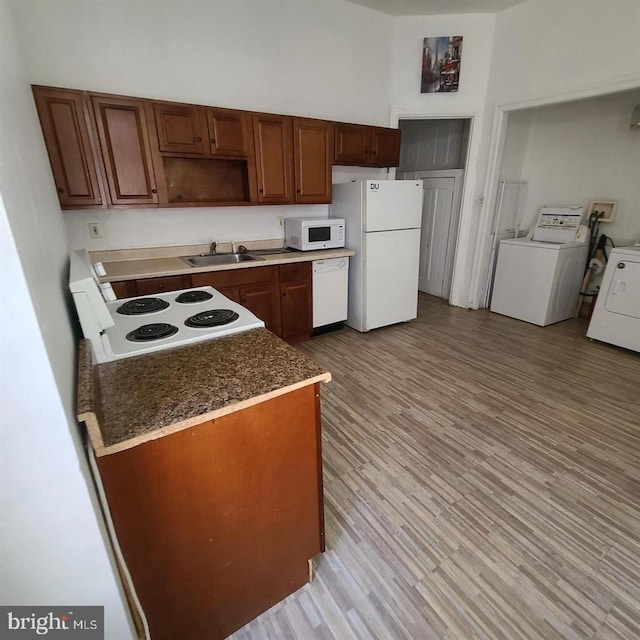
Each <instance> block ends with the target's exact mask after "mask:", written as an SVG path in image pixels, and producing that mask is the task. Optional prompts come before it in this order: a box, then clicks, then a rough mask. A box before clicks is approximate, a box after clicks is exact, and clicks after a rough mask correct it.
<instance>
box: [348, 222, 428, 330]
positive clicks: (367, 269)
mask: <svg viewBox="0 0 640 640" xmlns="http://www.w3.org/2000/svg"><path fill="white" fill-rule="evenodd" d="M363 243H364V247H363V259H364V264H363V266H364V296H363V305H364V314H363V323H362V324H363V327H362V328H361V329H359V330H360V331H369V330H370V329H375V328H377V327H385V326H387V325H390V324H395V323H396V322H405V321H407V320H413V319H414V318H415V317H416V316H417V315H418V259H419V255H420V230H419V229H403V230H398V231H387V232H380V233H366V234H364V237H363ZM347 324H349V323H348V322H347ZM354 328H356V329H357V328H358V327H354Z"/></svg>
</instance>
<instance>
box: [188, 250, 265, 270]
mask: <svg viewBox="0 0 640 640" xmlns="http://www.w3.org/2000/svg"><path fill="white" fill-rule="evenodd" d="M262 259H263V258H259V257H258V256H251V255H249V254H248V253H211V254H204V255H199V256H184V257H182V258H181V260H182V261H183V262H186V263H187V264H188V265H189V266H190V267H213V266H217V265H224V264H237V263H238V262H249V261H251V260H262Z"/></svg>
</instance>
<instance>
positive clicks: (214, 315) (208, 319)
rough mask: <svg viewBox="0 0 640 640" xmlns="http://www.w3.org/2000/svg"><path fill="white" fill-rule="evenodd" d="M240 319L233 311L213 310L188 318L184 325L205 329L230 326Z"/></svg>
mask: <svg viewBox="0 0 640 640" xmlns="http://www.w3.org/2000/svg"><path fill="white" fill-rule="evenodd" d="M239 317H240V316H239V315H238V314H237V313H236V312H235V311H231V309H211V310H209V311H203V312H202V313H197V314H196V315H195V316H191V317H190V318H187V319H186V320H185V321H184V323H185V324H186V325H187V327H194V328H196V329H203V328H207V327H218V326H220V325H223V324H229V323H230V322H234V321H235V320H237V319H238V318H239Z"/></svg>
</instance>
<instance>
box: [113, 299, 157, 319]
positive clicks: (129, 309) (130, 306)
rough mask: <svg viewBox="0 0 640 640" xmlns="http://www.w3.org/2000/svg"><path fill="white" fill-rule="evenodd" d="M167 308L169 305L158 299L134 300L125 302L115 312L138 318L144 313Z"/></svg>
mask: <svg viewBox="0 0 640 640" xmlns="http://www.w3.org/2000/svg"><path fill="white" fill-rule="evenodd" d="M168 306H169V303H168V302H167V301H166V300H161V299H160V298H136V299H135V300H127V302H125V303H124V304H122V305H120V306H119V307H118V308H117V309H116V311H117V312H118V313H120V314H122V315H123V316H139V315H142V314H144V313H153V312H154V311H162V310H163V309H166V308H167V307H168Z"/></svg>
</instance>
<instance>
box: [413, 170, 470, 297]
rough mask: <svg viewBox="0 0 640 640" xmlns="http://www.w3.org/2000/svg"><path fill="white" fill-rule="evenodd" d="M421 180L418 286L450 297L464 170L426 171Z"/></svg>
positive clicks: (421, 173)
mask: <svg viewBox="0 0 640 640" xmlns="http://www.w3.org/2000/svg"><path fill="white" fill-rule="evenodd" d="M412 175H414V176H415V177H416V178H420V179H422V185H423V190H424V199H423V203H422V241H421V246H420V272H419V273H420V275H419V284H418V289H420V291H424V292H425V293H428V294H430V295H432V296H438V297H439V298H448V297H449V293H450V291H451V280H452V278H453V263H454V258H455V252H456V242H457V239H458V219H459V215H460V202H461V197H462V177H463V171H461V170H451V171H426V172H417V173H414V174H412Z"/></svg>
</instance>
